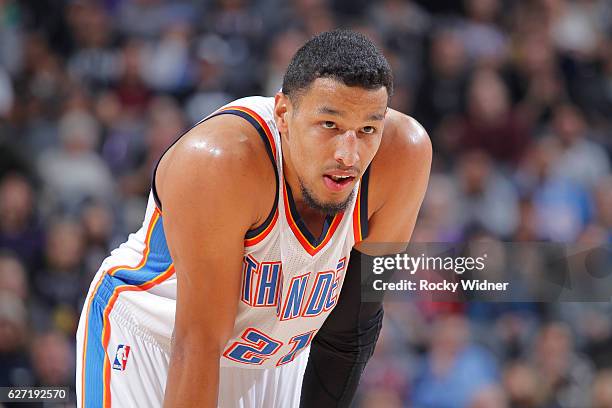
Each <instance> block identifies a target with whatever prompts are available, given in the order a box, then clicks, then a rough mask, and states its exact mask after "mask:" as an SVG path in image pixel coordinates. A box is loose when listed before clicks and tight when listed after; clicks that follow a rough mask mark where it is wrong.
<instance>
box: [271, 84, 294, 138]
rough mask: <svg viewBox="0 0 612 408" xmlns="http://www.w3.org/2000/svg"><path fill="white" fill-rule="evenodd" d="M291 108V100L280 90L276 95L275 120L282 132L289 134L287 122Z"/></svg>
mask: <svg viewBox="0 0 612 408" xmlns="http://www.w3.org/2000/svg"><path fill="white" fill-rule="evenodd" d="M290 110H291V101H290V100H289V98H288V97H287V95H285V94H284V93H282V92H278V93H277V94H276V95H275V96H274V121H275V122H276V127H277V128H278V131H279V132H280V133H281V134H285V135H286V134H287V133H288V132H287V131H288V130H289V124H288V122H287V120H288V118H289V116H290V115H289V111H290Z"/></svg>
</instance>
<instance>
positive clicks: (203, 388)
mask: <svg viewBox="0 0 612 408" xmlns="http://www.w3.org/2000/svg"><path fill="white" fill-rule="evenodd" d="M218 393H219V352H218V351H215V350H208V351H206V350H203V348H202V347H199V348H196V347H192V348H189V347H183V346H180V345H176V346H175V345H173V347H172V354H171V358H170V367H169V370H168V380H167V383H166V392H165V396H164V407H165V408H174V407H185V408H187V407H198V408H199V407H203V408H216V407H217V398H218Z"/></svg>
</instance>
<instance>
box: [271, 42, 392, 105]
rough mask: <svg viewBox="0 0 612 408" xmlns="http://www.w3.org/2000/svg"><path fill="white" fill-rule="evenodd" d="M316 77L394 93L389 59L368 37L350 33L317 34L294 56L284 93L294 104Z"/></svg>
mask: <svg viewBox="0 0 612 408" xmlns="http://www.w3.org/2000/svg"><path fill="white" fill-rule="evenodd" d="M317 78H333V79H336V80H338V81H341V82H342V83H344V84H345V85H347V86H359V87H362V88H365V89H378V88H380V87H381V86H384V87H385V88H386V89H387V94H388V95H389V97H391V95H392V94H393V74H392V72H391V67H390V65H389V62H388V61H387V59H386V58H385V57H384V56H383V54H382V53H381V52H380V50H379V49H378V48H377V47H376V46H375V45H374V43H373V42H372V41H371V40H370V39H369V38H368V37H366V36H365V35H363V34H361V33H357V32H354V31H350V30H334V31H327V32H324V33H321V34H318V35H316V36H315V37H313V38H312V39H311V40H309V41H308V42H307V43H306V44H304V45H303V46H302V47H301V48H300V49H299V50H298V51H297V52H296V53H295V55H294V56H293V58H292V59H291V62H290V63H289V67H288V68H287V72H286V73H285V76H284V78H283V89H282V92H283V93H284V94H285V95H287V96H289V97H290V98H291V99H292V101H295V99H294V98H293V97H294V96H295V95H299V94H300V93H301V92H302V91H304V90H306V89H307V88H308V87H309V86H310V84H311V83H312V82H313V81H314V80H315V79H317Z"/></svg>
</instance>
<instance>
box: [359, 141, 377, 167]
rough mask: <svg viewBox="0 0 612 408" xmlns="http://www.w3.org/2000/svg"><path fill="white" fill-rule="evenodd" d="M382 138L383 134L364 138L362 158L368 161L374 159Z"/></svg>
mask: <svg viewBox="0 0 612 408" xmlns="http://www.w3.org/2000/svg"><path fill="white" fill-rule="evenodd" d="M381 140H382V136H377V137H372V138H369V139H366V140H364V143H363V148H362V150H361V152H362V153H361V158H362V160H364V161H365V162H366V163H369V162H370V161H372V159H373V158H374V156H375V155H376V152H378V148H379V147H380V142H381Z"/></svg>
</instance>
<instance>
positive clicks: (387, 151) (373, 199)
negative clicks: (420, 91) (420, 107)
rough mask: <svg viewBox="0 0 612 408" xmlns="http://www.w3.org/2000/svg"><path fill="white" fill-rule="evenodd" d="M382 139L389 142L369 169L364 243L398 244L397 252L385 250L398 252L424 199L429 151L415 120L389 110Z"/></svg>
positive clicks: (423, 132)
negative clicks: (368, 203)
mask: <svg viewBox="0 0 612 408" xmlns="http://www.w3.org/2000/svg"><path fill="white" fill-rule="evenodd" d="M383 137H385V138H388V140H385V142H384V143H385V144H384V145H383V146H381V150H383V151H381V152H380V153H381V155H380V156H378V155H377V157H375V158H374V160H373V161H372V165H371V166H372V170H371V171H372V176H371V179H370V193H369V194H370V197H369V198H370V201H369V202H370V203H372V204H373V208H372V212H373V213H372V214H371V216H370V219H369V221H368V227H369V233H368V237H367V238H366V239H365V240H364V243H376V242H378V243H383V242H385V243H392V242H395V243H398V244H400V243H401V245H398V246H397V248H391V247H389V248H385V250H386V251H388V252H398V251H403V250H404V249H405V247H406V243H408V241H409V240H410V237H411V236H412V231H413V230H414V225H415V223H416V220H417V216H418V214H419V210H420V208H421V203H422V202H423V198H424V197H425V192H426V190H427V184H428V182H429V172H430V169H431V160H432V147H431V141H430V140H429V136H428V135H427V132H426V131H425V129H423V127H422V126H421V125H420V124H419V123H418V122H417V121H416V120H414V119H413V118H411V117H409V116H406V115H404V114H402V113H400V112H397V111H394V110H392V109H389V112H388V113H387V118H386V119H385V130H384V136H383ZM365 246H367V244H366V245H361V246H358V247H357V249H360V250H362V249H365ZM372 255H376V254H372Z"/></svg>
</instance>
